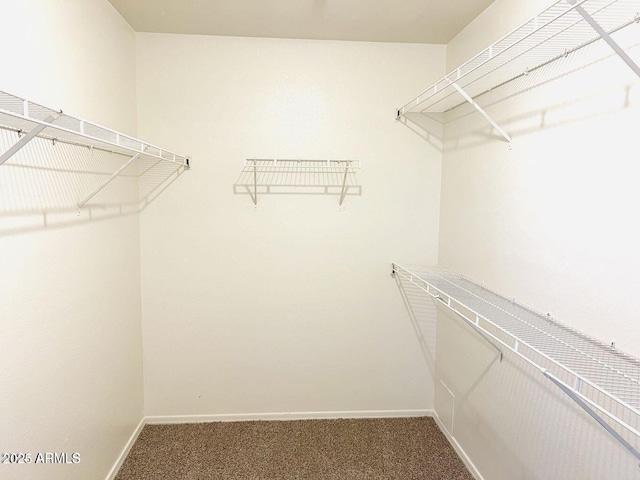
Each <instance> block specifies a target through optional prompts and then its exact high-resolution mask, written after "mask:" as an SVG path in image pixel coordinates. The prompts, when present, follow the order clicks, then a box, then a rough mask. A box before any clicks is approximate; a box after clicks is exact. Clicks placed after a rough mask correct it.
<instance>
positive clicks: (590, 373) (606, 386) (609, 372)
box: [394, 265, 640, 444]
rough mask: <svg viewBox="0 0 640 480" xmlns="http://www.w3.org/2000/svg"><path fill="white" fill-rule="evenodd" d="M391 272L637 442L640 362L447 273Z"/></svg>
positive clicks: (440, 270)
mask: <svg viewBox="0 0 640 480" xmlns="http://www.w3.org/2000/svg"><path fill="white" fill-rule="evenodd" d="M394 272H395V273H399V274H400V275H401V276H402V277H403V278H405V279H407V280H409V281H411V282H412V283H414V284H416V285H418V286H421V288H423V290H425V291H426V292H427V293H429V294H430V295H431V296H432V297H435V298H440V299H442V302H443V303H444V304H445V305H447V306H449V308H451V309H452V310H453V311H454V312H455V313H456V314H457V315H459V316H462V317H463V318H464V319H465V320H466V321H467V322H468V323H473V324H474V325H476V326H477V327H479V328H480V329H481V330H482V331H484V332H486V333H488V334H489V336H490V337H491V338H494V339H497V340H498V341H499V342H500V343H502V344H503V345H504V346H506V347H507V348H508V349H510V350H512V351H514V352H515V353H516V354H517V355H518V356H520V357H522V358H523V359H525V360H527V361H528V362H529V363H531V364H532V365H534V366H535V367H536V368H538V369H540V370H541V371H543V372H550V373H552V374H553V376H555V377H556V378H558V379H559V380H561V381H562V382H563V383H564V384H565V385H566V386H567V387H568V388H570V389H571V390H572V391H574V392H575V393H576V394H578V395H579V396H580V397H581V398H583V399H584V400H586V401H587V402H588V403H589V404H590V405H591V406H592V407H595V408H596V409H597V410H598V411H599V412H600V413H602V414H604V415H605V416H606V417H607V418H608V419H609V421H611V422H612V424H613V426H615V427H616V430H617V431H618V433H620V434H622V435H624V436H625V438H628V439H629V440H630V441H632V442H635V443H636V444H637V443H638V442H639V440H640V432H639V431H638V429H639V428H640V360H638V359H636V358H634V357H632V356H630V355H627V354H625V353H623V352H620V351H618V350H616V349H614V348H612V347H611V346H609V345H606V344H605V343H603V342H601V341H599V340H596V339H594V338H592V337H590V336H588V335H586V334H584V333H582V332H579V331H577V330H576V329H573V328H571V327H569V326H567V325H564V324H562V323H561V322H558V321H557V320H555V319H553V318H551V317H549V316H548V315H543V314H541V313H538V312H535V311H533V310H531V309H529V308H527V307H525V306H523V305H520V304H518V303H516V302H515V301H513V300H510V299H507V298H505V297H503V296H502V295H499V294H498V293H496V292H493V291H491V290H489V289H487V288H485V287H484V286H482V285H479V284H477V283H475V282H473V281H471V280H469V279H467V278H465V277H463V276H461V275H458V274H455V273H452V272H450V271H448V270H446V269H443V268H438V267H430V268H425V267H411V269H410V270H408V269H406V268H404V267H400V266H398V265H394ZM443 297H444V298H443Z"/></svg>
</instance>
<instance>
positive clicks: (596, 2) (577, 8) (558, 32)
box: [397, 0, 640, 118]
mask: <svg viewBox="0 0 640 480" xmlns="http://www.w3.org/2000/svg"><path fill="white" fill-rule="evenodd" d="M585 14H586V15H585ZM592 20H593V21H595V22H596V23H597V24H598V25H599V26H600V27H601V28H602V30H603V31H604V32H605V36H606V35H607V34H609V35H610V34H612V33H615V32H616V31H618V30H620V29H622V28H625V27H627V26H629V25H631V24H633V23H639V22H640V1H639V0H582V1H575V2H572V3H570V2H568V1H567V0H560V1H557V2H556V3H554V4H553V5H551V6H550V7H549V8H548V9H546V10H545V11H543V12H542V13H540V14H539V15H538V16H536V17H534V18H532V19H531V20H529V21H527V22H526V23H524V24H523V25H521V26H519V27H518V28H516V29H515V30H513V31H512V32H510V33H508V34H507V35H505V36H504V37H502V38H500V39H499V40H498V41H496V42H494V43H493V44H491V45H490V46H489V47H487V48H485V49H484V50H483V51H481V52H480V53H478V54H477V55H475V56H474V57H473V58H471V59H470V60H468V61H467V62H465V63H463V64H462V65H460V66H459V67H458V68H456V69H455V70H453V71H452V72H450V73H449V74H447V75H445V76H444V77H443V78H441V79H440V80H438V81H437V82H436V83H434V84H433V85H432V86H430V87H429V88H427V89H426V90H424V91H423V92H422V93H420V95H418V96H417V97H415V98H413V99H412V100H411V101H409V102H408V103H407V104H405V105H404V106H403V107H401V108H400V109H399V110H398V113H397V115H398V118H400V117H401V116H403V115H405V114H407V113H410V112H419V113H425V112H432V113H435V112H438V113H442V112H446V111H448V110H451V109H453V108H455V107H457V106H458V105H460V104H462V103H464V101H463V100H462V99H461V98H460V97H459V96H458V95H457V94H458V93H461V92H460V89H462V90H463V91H464V92H466V95H468V97H470V98H476V97H477V96H479V95H482V94H483V93H486V92H488V91H491V90H492V89H494V88H497V87H499V86H501V85H504V84H505V83H508V82H510V81H512V80H515V79H516V78H520V77H522V76H525V75H528V74H529V73H531V72H533V71H534V70H537V69H539V68H541V67H543V66H545V65H547V64H549V63H551V62H554V61H556V60H558V59H560V58H562V57H565V56H567V55H569V54H571V53H572V52H574V51H576V50H579V49H580V48H583V47H585V46H587V45H589V44H591V43H593V42H595V41H597V40H599V39H600V38H603V37H602V35H601V34H600V33H598V32H597V31H596V30H595V29H594V28H595V27H594V26H593V25H592V24H591V23H590V22H591V21H592ZM632 68H633V67H632ZM635 68H636V70H637V68H638V67H637V66H636V67H635ZM467 101H469V100H467Z"/></svg>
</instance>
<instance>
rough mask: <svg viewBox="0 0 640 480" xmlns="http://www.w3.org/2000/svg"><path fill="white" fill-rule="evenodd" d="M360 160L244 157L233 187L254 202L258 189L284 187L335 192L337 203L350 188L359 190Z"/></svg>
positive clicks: (273, 190)
mask: <svg viewBox="0 0 640 480" xmlns="http://www.w3.org/2000/svg"><path fill="white" fill-rule="evenodd" d="M359 169H360V160H303V159H264V158H247V159H245V161H244V165H243V169H242V174H241V176H240V178H239V179H238V181H237V183H236V184H235V185H234V189H235V190H236V191H238V190H245V191H247V192H249V194H250V195H251V198H252V201H253V203H254V205H256V206H257V204H258V194H259V193H274V192H275V191H279V192H282V191H287V190H286V189H300V188H305V189H314V191H316V192H318V191H319V192H324V193H330V192H334V191H335V193H336V195H339V198H340V199H339V206H342V204H343V202H344V199H345V196H346V195H347V194H348V193H349V192H350V191H351V192H356V193H355V194H359V192H360V188H359V186H358V185H357V181H356V179H355V173H356V170H359Z"/></svg>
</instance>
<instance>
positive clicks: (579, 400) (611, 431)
mask: <svg viewBox="0 0 640 480" xmlns="http://www.w3.org/2000/svg"><path fill="white" fill-rule="evenodd" d="M542 374H543V375H544V376H545V377H547V378H548V379H549V380H551V381H552V382H553V383H554V384H555V385H556V386H557V387H558V388H559V389H560V390H562V391H563V392H564V393H566V394H567V395H568V396H569V397H570V398H571V400H573V401H574V402H576V403H577V404H578V405H579V406H580V408H582V409H583V410H584V411H585V412H587V413H588V414H589V416H591V418H593V419H594V420H595V421H596V422H598V423H599V424H600V426H602V427H603V428H604V429H605V430H606V431H607V432H608V433H609V434H610V435H611V436H612V437H613V438H615V439H616V440H617V441H618V442H619V443H620V444H622V446H623V447H624V448H626V449H627V450H628V451H629V452H630V453H631V455H633V456H634V457H636V459H638V460H640V452H638V450H636V449H635V448H633V446H632V445H631V444H630V443H629V442H627V441H626V440H625V439H624V438H623V437H622V435H620V434H619V433H618V432H617V431H615V430H614V429H613V428H612V427H611V425H609V424H608V423H607V422H606V421H605V420H604V419H603V418H602V417H601V416H600V415H598V414H597V413H596V412H595V411H594V410H593V409H592V408H591V407H589V405H587V403H586V402H585V401H584V400H582V398H580V395H578V393H576V392H575V391H573V390H571V389H570V388H569V387H567V385H565V384H564V383H563V382H562V381H561V380H559V379H558V378H556V377H555V376H554V375H552V374H551V373H549V372H548V371H546V370H545V371H543V372H542Z"/></svg>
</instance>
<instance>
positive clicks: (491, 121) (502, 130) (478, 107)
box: [451, 82, 511, 145]
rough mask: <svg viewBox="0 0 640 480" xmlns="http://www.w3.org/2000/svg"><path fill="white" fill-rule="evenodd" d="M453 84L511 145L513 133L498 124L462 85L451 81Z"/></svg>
mask: <svg viewBox="0 0 640 480" xmlns="http://www.w3.org/2000/svg"><path fill="white" fill-rule="evenodd" d="M451 85H452V86H453V88H455V89H456V90H457V91H458V93H459V94H460V95H462V96H463V97H464V99H465V100H466V101H467V102H469V103H470V104H471V105H472V106H473V108H475V109H476V110H477V111H478V112H479V113H480V115H482V116H483V117H484V118H485V119H486V120H487V121H488V122H489V123H490V124H491V125H492V126H493V128H495V129H496V130H497V131H498V133H499V134H500V135H502V136H503V137H504V138H505V140H506V141H507V142H509V145H511V135H509V134H508V133H507V132H506V131H505V130H504V129H503V128H502V127H501V126H500V125H498V124H497V123H496V121H495V120H494V119H493V118H491V117H490V116H489V114H488V113H487V112H486V111H485V110H484V109H483V108H482V107H481V106H480V105H478V104H477V103H476V102H475V100H474V99H473V98H471V95H469V94H468V93H467V92H465V91H464V90H463V89H462V87H461V86H460V85H458V84H457V83H456V82H451Z"/></svg>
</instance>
